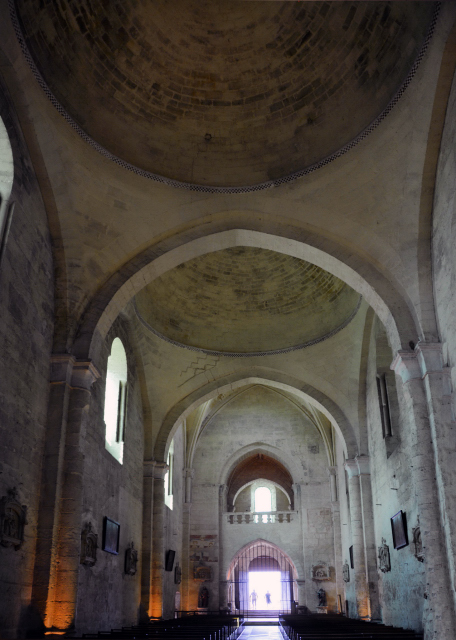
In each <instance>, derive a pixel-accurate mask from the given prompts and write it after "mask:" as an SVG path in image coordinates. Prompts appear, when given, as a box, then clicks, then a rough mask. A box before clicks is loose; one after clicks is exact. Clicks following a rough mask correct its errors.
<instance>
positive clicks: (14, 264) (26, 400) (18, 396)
mask: <svg viewBox="0 0 456 640" xmlns="http://www.w3.org/2000/svg"><path fill="white" fill-rule="evenodd" d="M0 117H1V118H2V120H3V121H4V124H5V126H6V129H7V131H8V135H9V137H10V140H11V144H12V147H13V154H14V186H13V191H12V194H11V201H14V202H15V203H16V205H15V213H14V217H13V221H12V225H11V230H10V233H9V238H8V243H7V246H6V253H5V255H4V259H3V263H2V265H1V267H0V292H1V296H0V298H1V300H0V306H1V313H0V498H2V497H3V496H5V494H6V492H7V490H9V489H12V488H13V487H16V489H17V492H18V499H19V501H20V502H21V504H24V505H26V506H27V524H26V526H25V533H24V535H25V539H24V543H23V544H22V546H21V547H20V549H18V550H15V549H14V548H12V547H3V546H0V590H1V593H2V597H1V598H0V628H1V629H2V637H4V638H8V637H10V638H12V637H18V635H21V634H23V632H24V629H25V628H27V626H29V625H30V624H32V623H33V622H32V621H33V616H32V614H31V608H30V598H31V589H32V578H33V563H34V554H35V542H36V540H35V538H36V529H37V517H38V506H39V487H40V479H41V468H42V467H41V465H42V455H43V445H44V433H45V420H46V409H47V397H48V390H49V367H50V358H49V357H50V353H51V348H52V333H53V314H54V300H53V264H52V251H51V240H50V236H49V230H48V223H47V218H46V212H45V209H44V206H43V202H42V199H41V193H40V190H39V187H38V183H37V180H36V178H35V173H34V169H33V166H32V164H31V161H30V158H29V155H28V150H27V147H26V144H25V141H24V139H23V137H22V134H21V130H20V127H19V124H18V122H17V120H16V118H15V116H14V115H13V111H12V108H11V106H10V103H9V99H8V97H7V95H6V92H5V89H4V87H3V86H0Z"/></svg>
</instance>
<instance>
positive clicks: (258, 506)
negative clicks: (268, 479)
mask: <svg viewBox="0 0 456 640" xmlns="http://www.w3.org/2000/svg"><path fill="white" fill-rule="evenodd" d="M254 500H255V511H260V512H265V511H266V512H267V513H270V512H271V511H272V493H271V489H268V487H258V489H255V498H254ZM257 519H258V516H257ZM261 519H262V521H263V522H267V521H268V516H266V515H263V516H261Z"/></svg>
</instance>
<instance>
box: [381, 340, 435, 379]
mask: <svg viewBox="0 0 456 640" xmlns="http://www.w3.org/2000/svg"><path fill="white" fill-rule="evenodd" d="M390 368H391V369H392V370H393V371H394V372H395V373H396V374H397V375H399V376H401V378H402V382H404V383H405V382H409V381H410V380H416V379H418V378H424V377H425V376H427V375H428V374H430V373H437V372H438V373H441V372H442V370H443V368H444V367H443V352H442V345H441V343H440V342H418V344H417V345H416V347H415V349H414V350H413V351H406V350H401V351H398V352H397V354H396V357H395V358H394V360H393V362H392V363H391V367H390Z"/></svg>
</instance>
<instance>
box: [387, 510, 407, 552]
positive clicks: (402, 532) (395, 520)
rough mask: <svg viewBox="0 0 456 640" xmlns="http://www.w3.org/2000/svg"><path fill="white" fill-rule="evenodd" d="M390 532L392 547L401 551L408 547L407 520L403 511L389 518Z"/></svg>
mask: <svg viewBox="0 0 456 640" xmlns="http://www.w3.org/2000/svg"><path fill="white" fill-rule="evenodd" d="M391 530H392V532H393V547H394V548H395V549H402V547H406V546H407V545H408V537H407V518H406V515H405V513H404V512H403V511H398V512H397V513H396V515H394V516H393V517H392V518H391Z"/></svg>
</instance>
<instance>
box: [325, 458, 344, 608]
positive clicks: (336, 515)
mask: <svg viewBox="0 0 456 640" xmlns="http://www.w3.org/2000/svg"><path fill="white" fill-rule="evenodd" d="M328 472H329V476H330V478H329V479H330V487H331V512H332V524H333V535H334V569H335V573H336V575H335V578H336V606H335V608H336V611H338V607H339V596H340V598H341V600H342V602H343V601H344V600H345V590H344V579H343V575H342V565H343V560H342V531H341V525H340V504H339V500H338V491H337V475H336V474H337V467H328ZM338 613H342V611H338Z"/></svg>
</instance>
